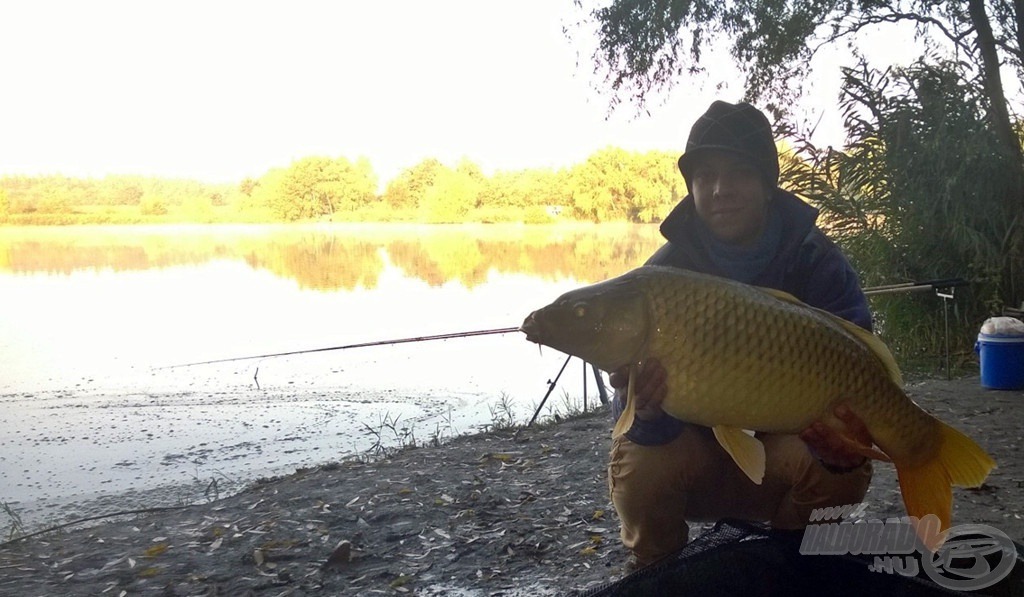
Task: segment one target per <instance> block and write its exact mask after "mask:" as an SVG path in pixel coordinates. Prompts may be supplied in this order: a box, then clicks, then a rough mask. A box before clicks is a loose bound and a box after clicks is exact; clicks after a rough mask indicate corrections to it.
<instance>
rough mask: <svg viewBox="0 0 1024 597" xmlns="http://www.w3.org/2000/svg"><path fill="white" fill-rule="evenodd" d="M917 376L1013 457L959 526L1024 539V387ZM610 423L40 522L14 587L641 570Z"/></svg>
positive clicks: (537, 585) (314, 587) (418, 452)
mask: <svg viewBox="0 0 1024 597" xmlns="http://www.w3.org/2000/svg"><path fill="white" fill-rule="evenodd" d="M908 393H909V394H910V395H911V396H912V398H914V400H915V401H917V402H918V403H919V404H921V405H922V407H924V408H925V409H926V410H928V411H929V412H932V413H933V414H935V415H936V416H938V417H939V418H941V419H943V420H944V421H947V422H949V423H951V424H953V425H954V426H956V427H958V428H959V429H961V430H962V431H964V432H965V433H967V434H968V435H970V436H972V437H973V438H975V439H976V440H977V441H978V442H979V443H980V444H982V445H983V447H985V448H986V450H988V451H989V452H990V453H991V454H992V455H993V457H995V459H996V460H997V462H998V468H997V469H996V470H995V471H993V473H992V475H991V476H990V477H989V479H988V480H987V482H986V483H985V485H983V486H982V487H981V488H978V489H973V490H966V489H960V488H956V489H954V514H953V516H954V525H956V524H967V523H975V524H985V525H989V526H992V527H994V528H997V529H999V530H1001V531H1002V532H1004V533H1006V534H1007V535H1008V536H1009V537H1010V538H1011V539H1013V540H1015V541H1018V542H1020V541H1022V539H1024V516H1022V513H1024V509H1022V506H1024V499H1022V494H1021V488H1022V487H1024V458H1022V457H1021V456H1019V454H1018V451H1017V446H1018V445H1019V442H1020V439H1021V432H1020V429H1021V422H1022V421H1024V392H1021V391H1011V392H1006V391H990V390H984V389H982V388H980V386H979V385H978V379H977V377H972V378H964V379H958V380H952V381H945V380H923V381H915V382H912V383H910V384H908ZM610 431H611V420H610V417H609V415H608V414H607V413H606V412H604V411H603V410H601V409H598V410H596V411H593V412H591V413H588V414H585V415H581V416H579V417H575V418H571V419H567V420H563V421H562V422H559V423H549V424H544V425H541V426H534V427H531V428H529V429H525V430H523V431H520V432H518V433H517V432H516V430H512V429H509V430H500V431H489V432H486V433H480V434H474V435H468V436H460V437H456V438H454V439H451V440H450V441H448V442H446V443H444V444H443V445H440V446H424V447H418V448H412V449H405V450H401V451H398V452H395V453H394V454H391V455H388V456H387V457H385V458H382V459H380V460H375V461H372V462H359V461H354V460H353V461H342V462H335V463H330V464H326V465H321V466H317V467H313V468H310V469H306V470H301V471H297V472H295V473H292V474H290V475H286V476H283V477H278V478H274V479H267V480H263V481H260V482H257V483H254V484H252V485H250V486H248V487H246V488H245V489H244V490H242V491H241V492H239V493H237V494H235V495H232V496H231V497H226V498H221V499H219V500H216V501H213V502H209V503H203V504H194V505H192V506H188V507H185V508H182V509H180V510H174V511H168V512H159V513H151V514H146V515H140V516H125V517H122V518H119V519H110V520H105V521H101V522H100V523H99V524H96V525H94V526H89V527H87V528H73V529H68V530H66V531H65V532H63V533H53V534H48V535H42V536H39V537H34V538H31V539H29V540H26V541H21V542H18V543H14V544H10V545H6V546H2V547H0V569H3V570H4V571H5V573H6V574H5V575H0V593H10V594H57V593H59V594H66V595H92V594H100V593H103V592H104V591H107V592H108V593H110V592H113V594H115V595H116V594H118V593H119V592H120V591H122V590H124V591H128V592H129V593H137V592H146V591H160V590H164V591H167V594H169V595H179V594H180V595H193V594H197V593H208V592H216V591H220V592H221V594H243V593H246V592H248V591H262V590H268V589H273V593H272V594H275V595H276V594H285V595H306V594H313V593H317V594H323V593H324V592H326V593H327V594H345V595H347V594H366V593H369V592H376V591H381V592H385V593H396V592H398V593H402V592H411V593H416V594H420V595H459V596H473V597H475V596H477V595H480V596H483V595H492V594H501V595H507V596H514V595H524V596H525V595H562V594H566V593H567V592H569V591H571V590H577V589H586V588H592V587H595V586H598V585H601V584H604V583H607V582H609V581H612V580H616V579H618V578H620V577H621V576H623V574H624V573H625V569H624V567H623V563H624V562H625V559H626V555H627V554H626V553H625V550H624V549H623V548H622V546H621V543H620V542H619V538H618V519H617V517H616V515H615V511H614V508H613V507H612V506H611V504H610V501H609V499H608V494H607V485H606V476H605V466H606V461H607V452H608V448H609V445H610ZM875 469H876V472H875V476H874V479H873V481H872V484H871V488H870V490H869V492H868V495H867V497H866V498H865V503H866V504H867V506H866V515H867V517H868V518H886V517H891V516H902V515H903V514H904V510H903V505H902V501H901V497H900V494H899V490H898V486H897V483H896V479H895V474H894V471H893V469H892V467H891V465H887V464H884V463H879V464H878V465H876V467H875ZM345 542H347V547H342V546H343V545H344V544H345ZM339 549H340V550H341V551H338V550H339ZM346 550H347V553H348V555H347V556H345V557H342V556H344V554H345V552H346ZM332 554H333V555H334V558H333V559H332Z"/></svg>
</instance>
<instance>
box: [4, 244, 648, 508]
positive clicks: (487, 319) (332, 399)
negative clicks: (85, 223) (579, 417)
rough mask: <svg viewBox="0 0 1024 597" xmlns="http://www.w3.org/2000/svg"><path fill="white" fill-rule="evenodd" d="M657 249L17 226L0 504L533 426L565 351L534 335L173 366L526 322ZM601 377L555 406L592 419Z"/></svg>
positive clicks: (563, 384) (165, 483)
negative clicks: (505, 422)
mask: <svg viewBox="0 0 1024 597" xmlns="http://www.w3.org/2000/svg"><path fill="white" fill-rule="evenodd" d="M660 242H661V241H660V237H659V235H658V231H657V227H655V226H634V225H600V226H596V225H594V226H591V225H574V226H557V227H554V226H515V225H495V226H430V227H426V226H413V225H408V226H396V225H391V226H356V225H349V226H334V225H331V226H313V225H311V226H234V227H220V226H218V227H210V226H197V227H75V228H0V366H2V374H0V407H2V412H0V502H5V503H7V504H8V505H11V506H12V509H14V510H15V511H18V512H20V513H22V515H23V518H25V519H27V522H31V521H37V520H45V519H56V518H68V517H71V516H73V515H74V514H75V513H77V512H78V508H85V506H83V503H85V501H88V500H96V499H100V498H103V497H104V496H108V495H111V494H125V493H137V494H139V495H140V496H141V497H140V502H145V503H142V504H141V505H154V504H151V503H148V502H146V500H150V501H151V500H152V499H153V497H152V495H153V494H152V493H151V492H152V491H154V490H159V489H160V488H164V489H165V491H164V493H163V494H161V495H163V496H164V498H165V499H166V498H167V496H168V495H173V494H174V491H175V490H173V488H176V487H177V488H180V487H181V486H182V485H183V484H194V485H195V484H202V485H204V486H207V487H208V484H207V483H208V482H209V481H210V480H211V479H220V480H221V481H222V483H221V486H223V487H227V486H232V485H234V486H237V485H239V484H242V483H244V482H247V481H250V480H252V479H254V478H256V477H258V476H267V475H273V474H283V473H287V472H291V471H292V470H294V469H295V468H297V467H301V466H310V465H314V464H317V463H322V462H327V461H331V460H337V459H339V458H342V457H344V456H346V455H352V454H355V453H361V452H365V451H366V450H367V449H369V448H370V447H371V446H373V445H374V443H375V442H376V441H377V439H378V437H377V433H381V432H382V431H383V432H384V433H383V435H384V436H385V437H384V438H383V439H385V440H389V441H391V442H392V443H394V442H395V441H398V440H397V437H396V436H398V435H402V436H404V437H405V438H406V440H407V441H408V440H415V441H417V442H420V443H422V442H424V441H428V440H429V439H430V438H431V437H432V436H434V435H440V436H443V437H447V436H451V435H458V434H462V433H470V432H473V431H476V430H478V429H480V428H481V426H483V425H485V424H488V423H490V422H491V421H492V419H493V418H495V417H496V416H499V417H500V416H503V415H504V414H505V410H506V409H505V408H503V407H501V406H500V405H502V404H504V405H507V406H508V407H509V408H511V410H512V413H513V416H514V418H515V419H516V421H517V422H520V423H521V422H523V421H525V420H528V419H529V417H530V416H531V415H532V414H533V412H534V410H535V409H536V407H537V405H538V403H539V402H540V400H541V399H542V398H543V396H544V395H545V393H546V392H547V390H548V381H549V380H552V379H553V378H554V377H555V375H556V374H557V373H558V371H559V369H560V368H561V366H562V364H563V363H564V362H565V355H562V354H560V353H557V352H555V351H551V350H547V349H545V350H544V351H543V352H541V351H539V350H538V348H537V346H536V345H533V344H530V343H528V342H526V340H525V338H524V337H523V336H522V335H521V334H519V333H509V334H504V335H492V336H480V337H473V338H462V339H453V340H444V341H433V342H422V343H408V344H398V345H387V346H377V347H372V348H360V349H353V350H343V351H327V352H320V353H315V354H304V355H295V356H289V357H279V358H264V359H252V360H242V361H233V362H228V363H220V364H210V365H199V366H190V367H168V366H171V365H178V364H183V363H194V362H199V361H207V360H213V359H224V358H232V357H240V356H249V355H262V354H268V353H278V352H289V351H295V350H305V349H315V348H322V347H332V346H340V345H346V344H352V343H360V342H370V341H378V340H388V339H398V338H408V337H420V336H427V335H435V334H443V333H451V332H462V331H469V330H483V329H493V328H505V327H515V326H518V325H519V324H520V323H521V322H522V320H523V318H524V317H525V316H526V315H527V314H528V313H529V312H530V311H532V310H533V309H535V308H537V307H540V306H542V305H544V304H546V303H548V302H550V300H551V299H553V298H555V297H556V296H557V295H559V294H561V293H562V292H564V291H566V290H568V289H571V288H574V287H577V286H579V285H582V284H584V283H589V282H594V281H598V280H601V279H604V278H608V277H611V276H614V275H617V274H619V273H622V272H624V271H626V270H628V269H631V268H633V267H636V266H637V265H639V264H641V263H642V262H643V261H644V260H645V259H646V257H647V256H648V255H649V254H650V253H651V252H652V251H653V250H654V249H655V248H656V247H657V246H658V245H659V244H660ZM585 375H586V370H585V369H584V367H583V365H582V363H581V362H579V361H578V360H573V361H572V362H570V364H569V366H568V368H567V369H566V372H565V374H564V375H563V377H562V378H561V379H560V380H559V382H558V384H557V385H556V390H555V392H554V393H553V394H552V396H551V398H550V399H549V404H548V408H546V409H545V410H544V411H542V412H543V413H547V414H550V413H551V412H552V411H551V410H550V409H551V408H552V407H554V408H559V409H564V407H565V404H566V403H567V402H570V403H573V404H575V405H576V406H578V405H579V404H580V403H581V402H582V397H583V394H584V391H585V390H584V379H585ZM587 381H588V383H589V386H588V390H586V391H587V392H588V397H589V401H590V402H591V403H593V402H594V401H596V394H595V389H594V382H593V373H592V372H590V374H589V379H587ZM396 421H397V423H396ZM390 427H394V431H392V430H391V429H390ZM168 488H172V489H168ZM168 492H170V493H168ZM147 496H148V497H147ZM178 499H179V500H181V499H183V498H181V497H179V498H178ZM87 510H88V509H87V508H85V509H84V510H82V511H87ZM2 523H3V521H2V520H0V527H2Z"/></svg>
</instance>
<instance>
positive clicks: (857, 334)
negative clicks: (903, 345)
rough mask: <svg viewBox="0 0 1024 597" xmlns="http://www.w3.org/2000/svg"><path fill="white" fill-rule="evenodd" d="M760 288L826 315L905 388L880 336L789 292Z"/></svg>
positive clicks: (897, 366)
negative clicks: (862, 346)
mask: <svg viewBox="0 0 1024 597" xmlns="http://www.w3.org/2000/svg"><path fill="white" fill-rule="evenodd" d="M760 288H761V290H763V291H765V292H767V293H768V294H770V295H772V296H774V297H775V298H777V299H779V300H781V301H785V302H787V303H793V304H795V305H800V306H802V307H806V308H808V309H813V310H814V311H817V312H818V313H821V314H822V315H825V316H826V317H828V318H829V319H831V320H832V321H834V322H836V323H837V324H839V325H840V326H841V327H842V328H843V329H844V330H846V331H847V332H849V333H850V334H851V335H852V336H853V337H854V338H856V339H858V340H860V341H861V342H863V343H864V344H866V345H867V347H868V348H869V349H871V352H872V353H874V355H875V356H876V357H878V360H879V361H881V362H882V365H883V366H885V371H886V373H888V374H889V377H890V379H892V380H893V382H895V383H896V385H897V386H898V387H900V388H903V375H902V374H901V373H900V367H899V365H897V364H896V358H895V357H894V356H892V352H890V351H889V347H888V346H886V345H885V342H882V341H881V340H880V339H879V338H878V336H876V335H874V334H872V333H871V332H869V331H867V330H865V329H864V328H862V327H860V326H859V325H857V324H855V323H853V322H850V321H846V320H845V319H843V318H842V317H837V316H836V315H833V314H832V313H829V312H828V311H825V310H822V309H818V308H817V307H812V306H810V305H808V304H806V303H804V302H802V301H801V300H800V299H798V298H796V297H795V296H793V295H792V294H789V293H788V292H783V291H781V290H776V289H774V288H763V287H760Z"/></svg>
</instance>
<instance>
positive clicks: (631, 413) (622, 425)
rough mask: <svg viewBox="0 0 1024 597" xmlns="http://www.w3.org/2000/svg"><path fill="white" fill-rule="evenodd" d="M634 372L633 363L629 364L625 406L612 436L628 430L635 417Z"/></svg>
mask: <svg viewBox="0 0 1024 597" xmlns="http://www.w3.org/2000/svg"><path fill="white" fill-rule="evenodd" d="M636 372H637V366H636V365H635V364H633V365H630V366H629V383H627V384H626V408H625V409H624V410H623V411H622V414H621V415H619V420H618V422H617V423H615V429H613V430H612V438H617V437H619V436H621V435H622V434H624V433H626V432H627V431H629V429H630V427H632V426H633V419H635V418H636Z"/></svg>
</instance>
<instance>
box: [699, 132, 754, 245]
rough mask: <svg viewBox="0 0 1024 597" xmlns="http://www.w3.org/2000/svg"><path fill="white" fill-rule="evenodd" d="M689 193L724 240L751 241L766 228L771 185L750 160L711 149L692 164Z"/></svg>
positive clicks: (732, 241) (705, 218)
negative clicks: (769, 187) (769, 186)
mask: <svg viewBox="0 0 1024 597" xmlns="http://www.w3.org/2000/svg"><path fill="white" fill-rule="evenodd" d="M690 185H691V188H690V193H691V194H693V199H694V201H695V203H696V205H697V215H698V216H700V219H701V220H702V221H703V222H704V225H705V226H707V227H708V229H709V230H711V232H712V233H713V234H714V235H715V236H716V237H717V238H718V239H719V240H721V241H723V242H726V243H729V244H734V245H750V244H753V243H754V242H755V241H757V238H758V236H759V235H760V234H761V230H762V229H763V228H764V222H765V217H766V212H767V210H766V207H767V205H768V196H769V195H768V193H769V189H768V185H767V184H766V183H765V181H764V179H763V178H762V177H761V173H760V172H759V171H758V170H757V168H755V167H754V165H753V164H751V163H750V162H749V161H748V160H746V159H744V158H742V157H741V156H739V155H736V154H733V153H729V152H726V151H708V152H707V153H706V154H704V155H702V156H701V157H700V159H699V160H698V161H696V162H695V163H694V164H693V168H692V169H691V172H690Z"/></svg>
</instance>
